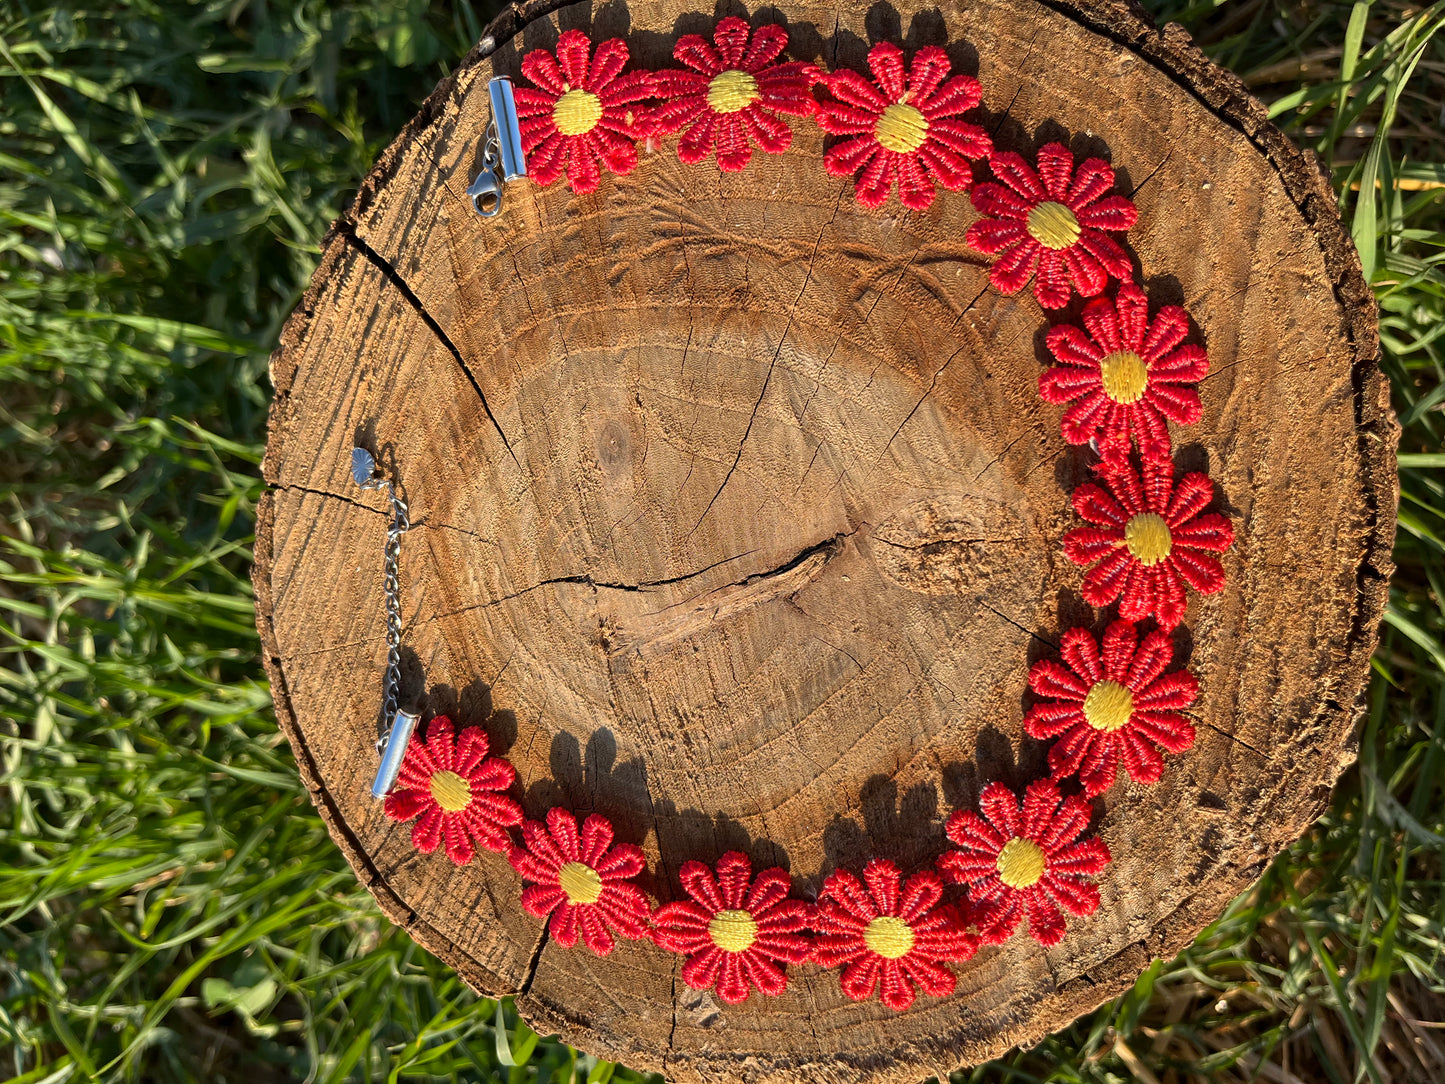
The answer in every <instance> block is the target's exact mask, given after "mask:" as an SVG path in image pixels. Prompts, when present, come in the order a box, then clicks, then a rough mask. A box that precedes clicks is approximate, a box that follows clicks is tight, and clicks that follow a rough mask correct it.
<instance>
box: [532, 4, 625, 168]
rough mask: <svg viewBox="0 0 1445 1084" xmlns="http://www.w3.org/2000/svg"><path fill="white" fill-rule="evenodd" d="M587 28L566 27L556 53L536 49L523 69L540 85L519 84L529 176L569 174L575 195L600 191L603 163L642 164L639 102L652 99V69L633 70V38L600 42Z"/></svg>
mask: <svg viewBox="0 0 1445 1084" xmlns="http://www.w3.org/2000/svg"><path fill="white" fill-rule="evenodd" d="M591 49H592V43H591V41H589V40H588V38H587V35H586V34H584V33H582V31H580V30H567V31H564V32H563V34H562V36H561V37H559V38H558V39H557V55H556V56H553V55H552V54H551V53H549V52H547V50H546V49H535V50H533V51H532V52H530V53H528V54H527V55H526V57H524V58H523V60H522V74H523V75H525V76H526V77H527V78H528V79H530V80H531V81H532V82H533V83H535V84H536V85H537V87H539V88H540V89H537V90H534V89H532V88H531V87H517V88H516V89H515V91H514V94H515V96H516V102H517V118H518V120H519V121H520V122H521V124H520V126H521V131H522V150H523V151H524V152H526V155H527V173H528V175H529V176H530V177H531V178H532V179H533V180H535V181H536V182H537V183H538V184H541V185H548V184H551V183H552V182H553V181H555V180H556V179H557V178H558V177H560V176H561V175H562V170H563V169H564V168H565V169H566V171H567V183H568V184H569V185H571V186H572V191H574V192H595V191H596V190H597V182H598V180H599V179H600V177H601V170H600V169H599V168H598V165H599V163H600V164H601V165H603V166H606V167H607V168H608V169H609V170H611V171H612V172H613V173H616V174H619V175H620V174H625V173H631V172H632V169H633V167H634V166H636V165H637V146H636V143H635V141H636V140H638V139H641V138H642V137H644V136H646V135H648V134H649V132H650V130H651V121H650V119H649V116H648V112H647V110H645V109H643V108H642V107H640V106H638V105H637V104H636V103H638V102H640V101H642V100H643V99H644V98H650V97H652V74H651V73H650V72H641V71H637V72H628V73H627V74H626V75H622V74H620V73H621V71H622V69H623V68H624V67H626V66H627V58H628V53H627V43H626V42H624V41H623V40H622V39H621V38H612V39H610V40H608V41H604V42H603V43H602V44H601V45H599V46H597V52H596V53H595V54H594V55H593V56H592V58H591V63H590V64H589V62H588V54H589V53H590V52H591Z"/></svg>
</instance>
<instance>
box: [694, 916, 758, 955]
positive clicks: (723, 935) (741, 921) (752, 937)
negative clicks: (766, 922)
mask: <svg viewBox="0 0 1445 1084" xmlns="http://www.w3.org/2000/svg"><path fill="white" fill-rule="evenodd" d="M707 935H708V936H709V937H711V938H712V943H713V944H714V945H716V946H717V947H718V948H720V949H722V950H723V951H724V952H742V951H744V950H745V949H750V948H752V946H753V942H754V941H756V940H757V939H758V924H757V923H756V922H754V921H753V916H752V915H750V914H748V913H747V912H746V911H719V912H718V913H717V914H715V915H713V919H712V921H711V922H709V923H708V924H707Z"/></svg>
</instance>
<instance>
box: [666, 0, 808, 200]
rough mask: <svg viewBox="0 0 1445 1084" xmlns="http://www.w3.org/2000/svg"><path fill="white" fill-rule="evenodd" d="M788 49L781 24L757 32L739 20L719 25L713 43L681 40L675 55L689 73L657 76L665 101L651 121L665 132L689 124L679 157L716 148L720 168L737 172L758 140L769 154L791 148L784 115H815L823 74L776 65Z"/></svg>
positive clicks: (798, 65) (700, 156)
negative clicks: (813, 88)
mask: <svg viewBox="0 0 1445 1084" xmlns="http://www.w3.org/2000/svg"><path fill="white" fill-rule="evenodd" d="M749 35H751V42H750V41H749ZM787 44H788V32H787V31H786V30H784V29H783V28H782V27H781V26H775V25H768V26H760V27H758V29H757V30H756V31H754V30H752V28H751V27H749V26H748V24H747V21H746V20H745V19H739V18H738V17H737V16H735V15H734V16H729V17H728V18H726V19H723V20H722V21H721V22H719V23H718V24H717V29H716V30H714V31H713V44H712V45H709V44H708V43H707V40H706V39H704V38H703V37H702V36H701V35H698V34H685V35H683V36H682V37H680V38H678V39H677V45H676V46H675V47H674V48H673V50H672V55H673V56H674V57H676V58H677V59H678V60H680V61H681V62H682V63H684V64H686V65H687V66H688V68H690V69H691V70H690V71H688V70H683V69H678V68H673V69H669V70H666V71H660V72H654V73H653V84H654V88H655V93H656V95H657V97H659V98H662V99H664V100H665V101H664V104H663V105H661V106H659V107H657V109H656V110H654V113H653V116H654V120H655V122H656V125H657V129H658V131H660V132H676V131H678V130H679V129H681V128H683V127H687V131H686V132H685V133H683V136H682V139H680V140H679V141H678V144H677V156H678V157H679V158H681V159H682V160H683V161H684V162H686V163H687V164H688V165H697V164H698V163H699V162H704V161H706V160H707V157H708V155H710V154H712V153H713V151H714V150H716V151H717V164H718V166H719V168H721V169H722V171H723V172H724V173H733V172H736V171H737V170H740V169H742V168H743V167H744V166H746V165H747V164H748V162H749V161H751V160H752V157H753V148H752V145H751V144H752V143H756V144H757V145H758V146H759V147H761V148H762V149H763V150H764V151H766V152H767V153H768V154H782V153H783V152H784V151H785V150H787V149H788V147H790V146H791V145H792V142H793V130H792V129H791V128H789V127H788V123H787V121H785V120H783V119H782V117H780V116H779V115H778V114H779V113H790V114H792V115H793V116H796V117H805V116H808V115H809V114H811V113H812V112H813V110H814V109H815V108H816V106H815V105H814V103H813V97H812V95H811V94H810V93H808V89H809V87H811V86H812V84H813V82H814V81H815V79H816V76H817V69H816V68H814V67H813V66H812V65H811V64H805V63H802V62H801V61H791V62H788V63H785V64H774V63H773V61H774V60H776V59H777V58H778V55H779V54H780V53H781V52H782V51H783V48H784V47H785V46H786V45H787ZM750 141H751V142H750Z"/></svg>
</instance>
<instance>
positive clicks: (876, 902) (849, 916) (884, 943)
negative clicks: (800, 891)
mask: <svg viewBox="0 0 1445 1084" xmlns="http://www.w3.org/2000/svg"><path fill="white" fill-rule="evenodd" d="M901 880H902V878H901V876H900V875H899V872H898V867H897V866H895V865H894V864H893V863H892V862H889V861H887V860H886V859H882V858H875V859H873V861H871V862H869V863H868V866H867V868H866V869H864V871H863V882H864V883H866V888H865V886H864V883H860V882H859V880H858V878H857V877H854V876H853V875H852V874H851V873H848V872H847V871H846V870H838V871H837V872H836V873H833V874H831V875H830V876H829V877H828V879H827V880H826V881H824V882H823V892H822V894H821V895H820V896H819V898H818V906H817V909H816V911H815V912H814V915H813V929H814V930H816V931H817V933H818V937H817V940H816V942H815V944H814V948H813V960H814V962H816V963H819V964H821V965H822V966H824V967H829V968H832V967H838V966H840V965H843V975H842V978H841V982H842V986H843V992H844V993H845V994H847V995H848V996H849V997H851V998H852V999H853V1000H854V1001H862V1000H864V999H865V998H869V997H872V996H873V991H874V989H875V988H876V987H877V986H878V985H879V980H880V979H881V980H882V987H883V989H882V993H881V995H880V1000H881V1001H882V1002H883V1004H884V1005H887V1006H888V1007H889V1008H890V1009H892V1010H893V1011H894V1012H902V1011H903V1010H904V1009H906V1008H908V1006H910V1005H912V1004H913V998H914V986H915V984H916V985H917V986H918V988H919V989H921V990H922V991H923V992H924V993H925V994H928V995H929V996H931V997H943V996H944V995H945V994H949V993H952V992H953V988H954V985H955V984H956V982H957V981H958V980H957V979H956V978H955V976H954V974H953V972H952V971H950V970H949V969H948V968H946V967H944V966H943V961H945V960H967V959H969V958H970V957H972V956H973V954H974V952H975V951H977V949H978V939H977V938H975V937H974V936H973V935H972V934H970V933H969V932H968V931H967V929H966V928H965V926H966V922H965V920H964V918H963V916H962V915H960V914H959V912H958V911H957V910H956V909H954V908H953V907H951V906H949V905H948V904H940V903H939V900H940V899H941V898H942V897H943V881H942V880H941V879H940V878H939V876H938V874H937V873H935V872H933V870H924V871H922V872H921V873H915V874H914V875H913V876H912V877H910V878H908V883H907V884H904V885H903V886H902V888H901V890H900V887H899V883H900V881H901Z"/></svg>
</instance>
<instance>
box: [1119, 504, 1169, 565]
mask: <svg viewBox="0 0 1445 1084" xmlns="http://www.w3.org/2000/svg"><path fill="white" fill-rule="evenodd" d="M1173 544H1174V541H1173V539H1171V538H1170V537H1169V524H1167V523H1165V522H1164V517H1163V516H1156V515H1155V514H1154V513H1153V512H1142V513H1140V514H1139V515H1137V516H1134V517H1133V518H1131V519H1130V520H1129V522H1128V523H1126V524H1124V545H1126V546H1128V547H1129V552H1130V554H1132V555H1133V557H1134V559H1135V560H1136V561H1138V562H1139V563H1140V564H1141V565H1143V566H1144V567H1145V568H1149V567H1150V566H1151V565H1157V564H1158V563H1159V562H1160V561H1162V560H1164V558H1166V557H1168V556H1169V549H1170V547H1171V546H1172V545H1173Z"/></svg>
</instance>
